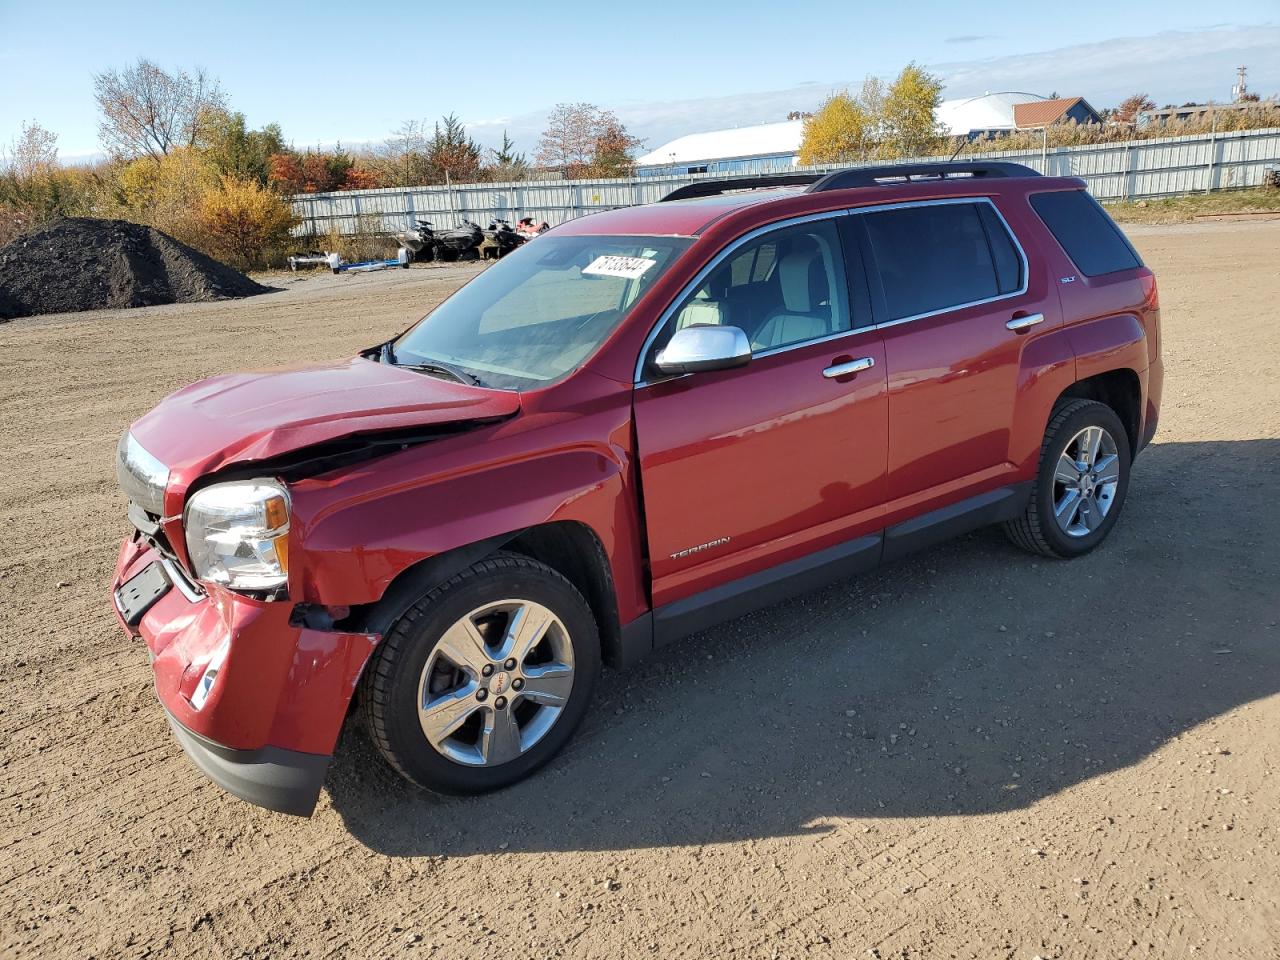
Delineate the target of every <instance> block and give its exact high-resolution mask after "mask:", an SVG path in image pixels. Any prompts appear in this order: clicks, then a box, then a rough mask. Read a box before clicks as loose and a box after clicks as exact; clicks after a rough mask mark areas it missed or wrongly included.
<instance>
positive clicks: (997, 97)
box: [938, 92, 1048, 137]
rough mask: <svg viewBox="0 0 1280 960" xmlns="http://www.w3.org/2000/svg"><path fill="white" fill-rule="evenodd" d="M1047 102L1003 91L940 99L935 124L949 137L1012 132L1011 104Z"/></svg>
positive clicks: (1038, 96) (1042, 98)
mask: <svg viewBox="0 0 1280 960" xmlns="http://www.w3.org/2000/svg"><path fill="white" fill-rule="evenodd" d="M1047 99H1048V97H1042V96H1040V95H1039V94H1037V93H1017V92H1004V93H984V94H983V95H982V96H980V97H964V98H962V99H960V100H943V101H942V103H940V104H938V125H939V126H941V127H942V132H943V133H945V134H946V135H947V136H950V137H963V136H965V135H966V134H968V133H969V131H970V130H1012V129H1013V128H1014V122H1013V107H1014V104H1018V103H1035V102H1037V101H1039V100H1047Z"/></svg>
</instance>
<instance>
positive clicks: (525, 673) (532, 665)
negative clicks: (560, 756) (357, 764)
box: [361, 553, 600, 794]
mask: <svg viewBox="0 0 1280 960" xmlns="http://www.w3.org/2000/svg"><path fill="white" fill-rule="evenodd" d="M535 637H536V638H537V639H536V641H535V639H534V638H535ZM599 673H600V637H599V632H598V630H597V628H596V622H595V618H594V617H593V616H592V613H591V608H590V607H589V606H588V605H587V602H586V601H585V600H584V599H583V598H582V595H581V594H580V593H579V592H578V591H577V589H575V588H574V586H573V584H571V583H570V582H569V581H568V580H566V579H565V578H564V577H563V576H561V575H560V574H559V573H557V572H556V571H554V570H552V569H551V568H550V567H548V566H546V565H544V564H542V563H539V562H537V561H536V560H532V559H529V558H528V557H523V556H520V555H517V554H507V553H501V554H497V555H495V556H493V557H491V558H489V559H487V560H482V561H480V562H479V563H476V564H474V565H472V566H471V567H468V568H467V569H466V570H464V571H462V572H461V573H459V574H458V575H457V576H455V577H453V578H451V579H450V580H448V581H446V582H445V583H443V584H441V585H440V586H438V587H436V588H434V589H432V590H430V591H428V592H427V593H426V594H425V595H424V596H423V597H422V598H421V599H419V600H418V601H417V602H416V603H415V604H414V605H413V606H412V607H410V608H409V609H408V610H407V611H405V613H404V614H403V615H402V616H401V617H400V619H399V620H397V621H396V622H395V624H394V625H392V627H391V629H390V630H388V631H387V633H386V635H385V637H384V638H383V641H382V643H381V645H380V646H379V647H378V650H377V652H376V653H375V654H374V659H373V661H372V662H371V663H370V664H369V666H368V669H366V671H365V675H364V678H363V679H362V681H361V684H362V694H363V695H362V697H361V702H362V705H363V711H364V716H365V719H366V721H367V724H368V729H369V731H370V733H371V735H372V737H373V740H374V743H375V744H376V745H377V746H378V749H379V751H380V752H381V753H382V755H383V757H385V758H386V760H387V762H388V763H389V764H391V766H392V767H394V768H395V769H396V770H397V771H398V772H399V773H400V774H402V775H403V776H404V777H406V778H407V779H409V780H411V781H413V782H414V783H416V784H418V785H419V786H422V787H425V788H427V789H429V790H435V791H438V792H440V793H451V794H473V793H483V792H485V791H488V790H496V789H498V788H500V787H505V786H507V785H509V784H512V783H515V782H516V781H518V780H522V779H524V778H525V777H527V776H528V775H529V774H531V773H533V771H535V770H536V769H538V768H539V767H540V766H542V765H543V764H544V763H546V762H547V761H548V760H550V759H551V758H552V757H553V756H554V755H555V754H556V753H557V752H558V751H559V750H560V748H561V747H562V746H564V744H565V743H566V742H567V741H568V740H569V738H570V737H571V736H572V735H573V731H574V729H575V728H576V727H577V725H578V723H579V722H580V721H581V719H582V716H583V714H584V713H585V712H586V709H587V705H588V703H589V702H590V700H591V692H592V688H593V687H594V686H595V682H596V678H597V677H598V676H599Z"/></svg>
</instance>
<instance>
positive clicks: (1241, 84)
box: [1231, 66, 1249, 103]
mask: <svg viewBox="0 0 1280 960" xmlns="http://www.w3.org/2000/svg"><path fill="white" fill-rule="evenodd" d="M1248 70H1249V68H1248V67H1243V66H1242V67H1236V85H1235V86H1234V87H1232V88H1231V100H1232V102H1233V103H1239V102H1240V101H1241V100H1243V99H1244V95H1245V94H1246V93H1248V92H1249V86H1248V84H1247V83H1245V74H1246V73H1247V72H1248Z"/></svg>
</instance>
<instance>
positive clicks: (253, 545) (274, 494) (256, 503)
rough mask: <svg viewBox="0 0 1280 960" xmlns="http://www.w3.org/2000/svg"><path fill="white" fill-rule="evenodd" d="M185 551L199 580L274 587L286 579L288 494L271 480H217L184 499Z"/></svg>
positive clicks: (237, 586)
mask: <svg viewBox="0 0 1280 960" xmlns="http://www.w3.org/2000/svg"><path fill="white" fill-rule="evenodd" d="M184 526H185V528H186V533H187V554H188V556H190V557H191V567H192V570H193V571H194V572H195V575H196V576H197V577H198V578H199V579H201V580H208V581H211V582H213V583H220V584H222V585H223V586H225V587H230V588H231V589H232V590H273V589H275V588H276V587H282V586H284V584H285V582H286V581H287V580H288V579H289V494H288V492H287V491H286V490H285V488H284V487H283V486H281V485H280V484H279V483H277V482H276V481H274V480H236V481H233V482H231V483H216V484H214V485H213V486H211V487H205V488H204V489H203V490H201V491H199V492H197V493H196V494H194V495H193V496H192V497H191V499H190V500H189V501H187V510H186V514H185V518H184Z"/></svg>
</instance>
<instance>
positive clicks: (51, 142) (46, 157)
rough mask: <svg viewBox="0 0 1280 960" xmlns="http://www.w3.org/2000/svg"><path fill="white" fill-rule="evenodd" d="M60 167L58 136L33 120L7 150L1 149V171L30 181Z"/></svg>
mask: <svg viewBox="0 0 1280 960" xmlns="http://www.w3.org/2000/svg"><path fill="white" fill-rule="evenodd" d="M57 165H58V135H57V134H56V133H54V132H53V131H51V130H46V129H45V128H44V127H42V126H40V124H39V123H37V122H36V121H34V120H32V121H31V122H30V123H24V124H23V125H22V132H21V133H20V134H18V135H17V136H16V137H14V138H13V141H12V142H11V143H10V144H9V148H8V149H7V150H5V149H0V171H3V172H4V173H8V174H13V175H14V176H15V177H17V178H18V179H19V180H28V179H30V178H31V177H34V176H36V175H38V174H42V173H48V172H49V171H51V170H52V169H53V168H54V167H56V166H57Z"/></svg>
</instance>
